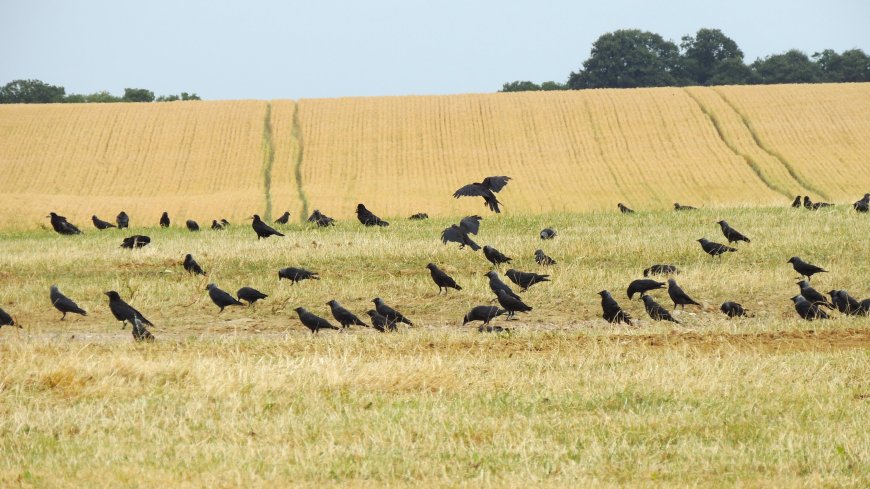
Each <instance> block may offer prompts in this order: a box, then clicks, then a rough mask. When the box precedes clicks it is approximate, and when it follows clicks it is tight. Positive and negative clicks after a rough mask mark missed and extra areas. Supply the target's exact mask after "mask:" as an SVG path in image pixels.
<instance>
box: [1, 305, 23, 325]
mask: <svg viewBox="0 0 870 489" xmlns="http://www.w3.org/2000/svg"><path fill="white" fill-rule="evenodd" d="M2 326H15V327H17V328H21V325H20V324H18V323H16V322H15V320H14V319H12V316H10V315H9V313H8V312H6V311H4V310H3V309H0V327H2Z"/></svg>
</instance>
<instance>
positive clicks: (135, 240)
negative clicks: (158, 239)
mask: <svg viewBox="0 0 870 489" xmlns="http://www.w3.org/2000/svg"><path fill="white" fill-rule="evenodd" d="M149 243H151V238H149V237H148V236H143V235H141V234H134V235H133V236H129V237H127V238H124V239H123V240H122V241H121V248H127V249H131V250H132V249H133V248H144V247H145V246H147V245H148V244H149Z"/></svg>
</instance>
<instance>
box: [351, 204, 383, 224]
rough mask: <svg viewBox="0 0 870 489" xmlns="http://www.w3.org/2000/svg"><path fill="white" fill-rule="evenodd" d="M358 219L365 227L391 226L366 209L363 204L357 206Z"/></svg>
mask: <svg viewBox="0 0 870 489" xmlns="http://www.w3.org/2000/svg"><path fill="white" fill-rule="evenodd" d="M356 218H357V219H359V222H361V223H362V224H363V226H381V227H384V226H389V225H390V223H388V222H387V221H384V220H383V219H381V218H380V217H378V216H376V215H374V214H373V213H372V211H370V210H368V209H366V206H364V205H362V204H357V205H356Z"/></svg>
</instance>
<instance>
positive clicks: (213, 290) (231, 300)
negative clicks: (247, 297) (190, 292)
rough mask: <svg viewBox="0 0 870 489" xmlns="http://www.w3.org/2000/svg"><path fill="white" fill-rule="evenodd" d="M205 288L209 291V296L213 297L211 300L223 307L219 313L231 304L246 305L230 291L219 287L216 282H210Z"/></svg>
mask: <svg viewBox="0 0 870 489" xmlns="http://www.w3.org/2000/svg"><path fill="white" fill-rule="evenodd" d="M205 290H207V291H208V296H209V298H211V301H212V302H214V305H216V306H218V307H220V308H221V310H220V311H218V314H220V313H222V312H224V308H225V307H229V306H244V304H242V303H241V302H239V300H238V299H236V298H235V297H233V296H232V295H230V293H229V292H227V291H225V290H223V289H220V288H218V286H217V285H215V284H208V285H207V286H206V287H205Z"/></svg>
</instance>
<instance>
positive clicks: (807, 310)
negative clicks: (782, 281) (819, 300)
mask: <svg viewBox="0 0 870 489" xmlns="http://www.w3.org/2000/svg"><path fill="white" fill-rule="evenodd" d="M791 300H792V302H794V309H795V311H797V313H798V315H799V316H800V317H802V318H804V319H806V320H807V321H812V320H814V319H828V315H827V314H826V313H825V311H823V310H821V309H819V306H817V305H815V304H813V303H811V302H810V301H808V300H806V299H804V297H803V296H801V295H796V296H794V297H792V298H791Z"/></svg>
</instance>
